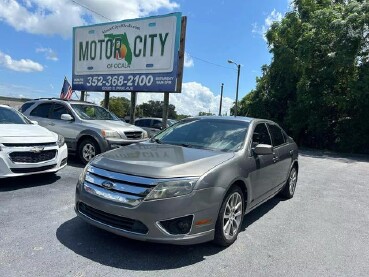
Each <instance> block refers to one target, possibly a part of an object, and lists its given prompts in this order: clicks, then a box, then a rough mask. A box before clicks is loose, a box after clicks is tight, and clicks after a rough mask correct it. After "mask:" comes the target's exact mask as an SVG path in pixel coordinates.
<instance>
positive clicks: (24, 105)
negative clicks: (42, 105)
mask: <svg viewBox="0 0 369 277" xmlns="http://www.w3.org/2000/svg"><path fill="white" fill-rule="evenodd" d="M33 104H35V102H27V103H24V104H23V105H22V107H21V108H20V109H19V110H20V111H21V112H22V113H24V112H25V111H26V110H27V109H28V108H29V107H31V106H32V105H33Z"/></svg>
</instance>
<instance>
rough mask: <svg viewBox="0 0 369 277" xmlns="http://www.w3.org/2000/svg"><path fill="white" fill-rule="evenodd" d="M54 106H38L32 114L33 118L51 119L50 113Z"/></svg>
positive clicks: (49, 104)
mask: <svg viewBox="0 0 369 277" xmlns="http://www.w3.org/2000/svg"><path fill="white" fill-rule="evenodd" d="M51 106H52V103H43V104H40V105H38V106H37V107H36V108H34V109H33V111H32V112H31V113H30V115H31V116H38V117H45V118H47V117H49V111H50V108H51Z"/></svg>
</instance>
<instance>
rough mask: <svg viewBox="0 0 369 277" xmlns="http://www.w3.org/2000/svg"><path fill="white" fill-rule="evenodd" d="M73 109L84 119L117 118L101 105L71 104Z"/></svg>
mask: <svg viewBox="0 0 369 277" xmlns="http://www.w3.org/2000/svg"><path fill="white" fill-rule="evenodd" d="M71 106H72V108H73V109H74V111H75V112H76V113H77V114H78V116H79V117H80V118H82V119H86V120H119V118H118V117H117V116H115V115H114V114H113V113H111V112H109V111H108V110H106V109H104V108H103V107H100V106H96V105H86V104H72V105H71Z"/></svg>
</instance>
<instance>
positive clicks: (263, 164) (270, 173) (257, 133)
mask: <svg viewBox="0 0 369 277" xmlns="http://www.w3.org/2000/svg"><path fill="white" fill-rule="evenodd" d="M251 143H252V145H251V148H252V149H253V148H255V147H256V146H257V145H258V144H267V145H272V140H271V137H270V134H269V131H268V129H267V127H266V124H265V123H259V124H257V125H256V126H255V129H254V131H253V134H252V142H251ZM251 158H252V159H253V160H254V162H255V165H256V167H255V170H254V171H252V172H251V173H250V174H249V179H250V184H251V186H252V190H253V200H254V201H255V202H254V203H255V204H257V203H258V202H260V201H262V200H263V199H264V198H266V197H268V192H270V191H271V190H272V189H273V188H274V187H276V186H277V179H276V176H275V175H276V174H277V170H278V168H277V166H276V160H275V155H274V154H269V155H256V154H254V153H253V152H252V157H251Z"/></svg>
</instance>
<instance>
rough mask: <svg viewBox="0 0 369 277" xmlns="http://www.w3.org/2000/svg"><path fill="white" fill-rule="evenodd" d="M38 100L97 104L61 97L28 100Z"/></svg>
mask: <svg viewBox="0 0 369 277" xmlns="http://www.w3.org/2000/svg"><path fill="white" fill-rule="evenodd" d="M36 101H56V102H66V103H70V104H85V105H97V104H95V103H92V102H86V101H80V100H70V99H61V98H52V97H51V98H36V99H33V100H29V101H27V102H36ZM27 102H25V103H27Z"/></svg>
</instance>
